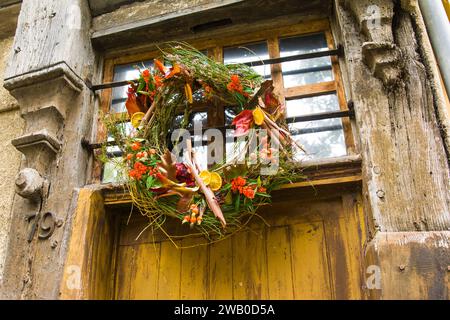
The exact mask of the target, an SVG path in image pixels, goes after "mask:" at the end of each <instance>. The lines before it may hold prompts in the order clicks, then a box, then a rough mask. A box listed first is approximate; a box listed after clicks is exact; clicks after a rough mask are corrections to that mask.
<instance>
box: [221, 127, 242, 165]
mask: <svg viewBox="0 0 450 320" xmlns="http://www.w3.org/2000/svg"><path fill="white" fill-rule="evenodd" d="M237 141H238V138H235V137H234V130H231V129H229V130H227V131H226V135H225V152H226V161H234V162H236V161H242V160H243V159H244V157H245V156H246V153H244V151H246V150H245V146H246V142H245V141H242V140H241V141H240V142H239V143H237Z"/></svg>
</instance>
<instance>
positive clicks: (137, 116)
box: [131, 112, 145, 128]
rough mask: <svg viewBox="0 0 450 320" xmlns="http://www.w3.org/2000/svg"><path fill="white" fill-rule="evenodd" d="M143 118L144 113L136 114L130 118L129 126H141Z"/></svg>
mask: <svg viewBox="0 0 450 320" xmlns="http://www.w3.org/2000/svg"><path fill="white" fill-rule="evenodd" d="M144 117H145V113H143V112H136V113H134V114H133V115H132V116H131V125H132V126H133V127H135V128H138V127H139V126H140V125H141V121H142V119H143V118H144Z"/></svg>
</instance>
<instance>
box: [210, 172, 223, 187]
mask: <svg viewBox="0 0 450 320" xmlns="http://www.w3.org/2000/svg"><path fill="white" fill-rule="evenodd" d="M209 187H210V188H211V190H212V191H218V190H219V189H220V188H221V187H222V177H221V176H220V174H218V173H217V172H211V180H210V182H209Z"/></svg>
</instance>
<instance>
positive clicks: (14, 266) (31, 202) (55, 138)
mask: <svg viewBox="0 0 450 320" xmlns="http://www.w3.org/2000/svg"><path fill="white" fill-rule="evenodd" d="M90 23H91V16H90V11H89V6H88V3H87V0H43V1H35V0H24V1H23V3H22V9H21V12H20V15H19V20H18V27H17V32H16V36H15V39H14V44H13V52H12V56H11V58H10V61H9V65H8V68H7V71H6V74H5V82H4V87H5V88H6V89H7V90H9V92H10V93H11V94H12V95H13V96H14V97H15V98H16V99H17V101H18V103H19V105H20V111H21V116H22V117H23V119H24V120H25V131H24V134H23V135H22V136H20V137H17V138H15V139H13V140H12V141H11V142H12V144H13V145H14V146H15V147H16V148H17V149H18V150H19V151H21V152H22V153H23V155H24V160H23V162H22V170H21V172H20V173H19V174H18V176H17V179H16V191H17V193H18V195H19V196H17V197H15V201H14V204H13V209H12V211H13V212H12V223H11V232H10V234H11V236H10V239H11V240H10V243H9V247H8V257H7V261H6V265H5V273H4V279H3V282H2V284H1V288H0V292H1V294H0V295H1V296H2V298H27V299H55V298H58V295H59V287H60V281H61V279H62V272H63V265H64V261H65V256H66V244H67V241H68V240H69V239H68V235H67V234H68V233H69V229H70V223H71V216H70V214H69V213H68V212H69V211H70V210H69V209H70V208H69V206H70V204H71V202H72V201H71V200H72V196H73V191H74V189H75V188H77V187H80V186H83V185H84V184H85V183H86V178H87V177H86V175H87V172H88V164H89V159H90V156H91V155H90V154H89V153H88V152H86V151H85V150H83V148H82V147H81V143H80V142H81V140H82V138H83V137H87V136H89V134H90V133H91V128H92V124H93V114H94V110H93V108H94V103H93V95H92V93H91V91H90V90H89V88H88V86H87V83H89V82H90V81H91V78H92V75H93V74H94V66H95V64H94V62H95V55H94V52H93V50H92V47H91V43H90V35H89V29H90Z"/></svg>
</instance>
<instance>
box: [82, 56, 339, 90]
mask: <svg viewBox="0 0 450 320" xmlns="http://www.w3.org/2000/svg"><path fill="white" fill-rule="evenodd" d="M343 54H344V51H343V48H342V47H338V48H337V49H332V50H324V51H318V52H311V53H303V54H296V55H292V56H287V57H280V58H272V59H264V60H255V61H249V62H244V63H241V64H243V65H246V66H249V67H256V66H262V65H271V64H278V63H283V62H289V61H297V60H306V59H314V58H320V57H329V56H340V57H342V56H343ZM322 68H323V67H322ZM326 68H328V67H326ZM302 71H303V70H300V72H302ZM298 72H299V71H297V73H298ZM303 72H311V71H310V70H306V71H303ZM134 81H136V79H130V80H123V81H115V82H107V83H102V84H95V85H92V86H91V89H92V91H98V90H103V89H109V88H116V87H123V86H126V85H128V84H129V83H130V82H134Z"/></svg>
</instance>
